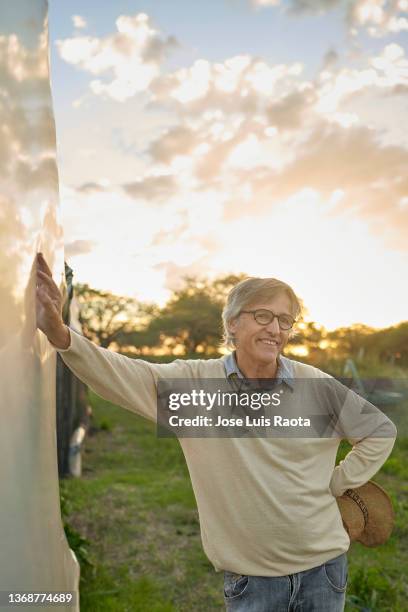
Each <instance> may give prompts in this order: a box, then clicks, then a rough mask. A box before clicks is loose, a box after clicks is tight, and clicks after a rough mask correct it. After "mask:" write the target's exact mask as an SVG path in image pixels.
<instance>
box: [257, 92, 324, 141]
mask: <svg viewBox="0 0 408 612" xmlns="http://www.w3.org/2000/svg"><path fill="white" fill-rule="evenodd" d="M316 100H317V93H316V91H315V89H314V88H313V87H312V86H311V85H310V86H308V87H306V88H304V89H303V91H302V90H300V91H299V90H298V91H293V92H291V93H289V94H287V95H286V96H284V97H283V98H281V99H279V100H277V101H276V102H273V103H272V104H271V105H270V106H269V107H268V109H267V116H268V119H269V121H270V123H271V124H272V125H273V126H276V127H278V128H281V129H287V130H289V129H292V130H293V129H298V128H300V127H301V126H302V122H303V118H304V116H305V113H306V112H307V110H308V109H309V108H311V107H313V105H314V104H315V103H316Z"/></svg>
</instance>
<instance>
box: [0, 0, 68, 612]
mask: <svg viewBox="0 0 408 612" xmlns="http://www.w3.org/2000/svg"><path fill="white" fill-rule="evenodd" d="M47 15H48V5H47V2H46V0H13V1H12V2H10V1H9V0H0V314H1V316H0V357H1V360H0V377H1V427H0V482H1V503H0V592H3V594H2V596H4V591H18V592H23V591H24V592H29V591H33V592H42V593H44V592H48V591H52V592H55V591H77V589H78V580H79V566H78V563H77V560H76V559H75V556H74V555H73V553H72V551H71V550H70V548H69V546H68V543H67V540H66V537H65V534H64V530H63V527H62V523H61V514H60V506H59V490H58V470H57V452H56V430H55V366H56V355H55V352H54V351H53V349H52V348H51V347H50V345H49V344H48V342H47V341H46V338H45V336H43V335H42V333H41V332H40V331H38V330H36V322H35V267H34V261H35V255H36V252H37V251H42V252H43V253H44V256H45V258H46V260H47V262H48V263H49V264H50V267H51V268H52V271H53V277H54V280H56V282H57V283H58V282H59V281H61V282H62V279H63V272H64V252H63V235H62V228H61V225H60V223H59V219H58V214H59V213H58V174H57V168H56V161H55V160H56V153H55V126H54V119H53V111H52V102H51V93H50V83H49V66H48V30H47ZM61 287H62V285H61ZM15 609H16V607H10V606H4V607H3V606H2V607H0V610H15ZM18 609H19V610H33V609H36V610H54V611H55V610H71V611H72V610H75V609H79V605H78V606H77V607H76V608H75V607H68V606H60V605H59V606H57V607H55V606H40V607H38V606H36V607H32V606H19V608H18Z"/></svg>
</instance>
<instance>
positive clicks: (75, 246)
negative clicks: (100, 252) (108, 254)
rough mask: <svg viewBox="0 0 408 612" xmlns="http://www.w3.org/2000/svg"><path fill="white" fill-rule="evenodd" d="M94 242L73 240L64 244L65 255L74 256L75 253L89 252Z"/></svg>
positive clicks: (83, 253)
mask: <svg viewBox="0 0 408 612" xmlns="http://www.w3.org/2000/svg"><path fill="white" fill-rule="evenodd" d="M96 244H97V243H96V242H94V241H93V240H74V241H73V242H69V243H68V244H66V245H65V256H66V257H75V255H85V254H86V253H91V252H92V250H93V249H94V247H95V246H96Z"/></svg>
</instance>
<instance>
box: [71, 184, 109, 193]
mask: <svg viewBox="0 0 408 612" xmlns="http://www.w3.org/2000/svg"><path fill="white" fill-rule="evenodd" d="M105 189H106V188H105V187H104V186H103V185H100V184H99V183H94V182H89V183H83V184H82V185H79V187H77V188H76V190H77V191H78V193H85V194H91V193H103V192H104V191H105Z"/></svg>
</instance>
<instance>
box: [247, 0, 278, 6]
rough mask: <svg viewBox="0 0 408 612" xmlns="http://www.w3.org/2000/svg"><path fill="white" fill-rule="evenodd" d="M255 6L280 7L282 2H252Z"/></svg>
mask: <svg viewBox="0 0 408 612" xmlns="http://www.w3.org/2000/svg"><path fill="white" fill-rule="evenodd" d="M252 4H254V6H278V5H279V4H280V0H252Z"/></svg>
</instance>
